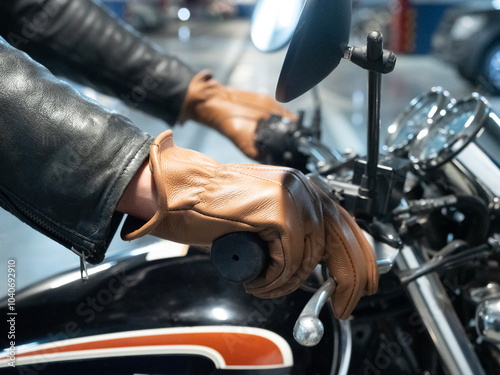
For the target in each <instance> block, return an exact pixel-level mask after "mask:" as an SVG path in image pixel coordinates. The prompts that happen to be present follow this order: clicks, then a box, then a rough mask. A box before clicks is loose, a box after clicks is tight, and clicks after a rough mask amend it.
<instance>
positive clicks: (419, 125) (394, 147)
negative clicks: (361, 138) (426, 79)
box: [383, 86, 455, 156]
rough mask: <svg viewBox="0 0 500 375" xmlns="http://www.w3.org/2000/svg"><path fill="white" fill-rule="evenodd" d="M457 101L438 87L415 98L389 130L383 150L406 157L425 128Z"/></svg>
mask: <svg viewBox="0 0 500 375" xmlns="http://www.w3.org/2000/svg"><path fill="white" fill-rule="evenodd" d="M454 102H455V100H454V99H453V98H452V97H451V96H450V93H449V92H448V91H447V90H445V89H444V88H442V87H440V86H437V87H433V88H431V89H430V90H429V91H427V92H425V93H423V94H421V95H420V96H417V97H416V98H414V99H413V100H412V101H411V102H410V103H409V104H408V106H407V107H406V108H405V110H404V111H403V112H402V113H401V114H400V115H399V116H398V117H397V118H396V119H395V120H394V122H393V123H392V124H391V125H389V127H388V128H387V133H388V134H387V137H386V139H385V145H384V146H383V149H384V150H386V151H388V152H391V153H394V154H397V155H399V156H405V155H406V154H407V152H408V148H409V145H410V144H411V143H412V142H413V140H414V139H415V137H416V135H417V134H418V133H419V132H420V131H421V130H422V129H424V128H428V127H430V126H431V125H432V124H433V123H434V122H435V121H436V120H437V119H438V118H439V117H440V116H441V115H442V110H444V109H445V108H446V107H447V106H448V105H449V104H450V103H454Z"/></svg>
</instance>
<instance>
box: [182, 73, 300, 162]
mask: <svg viewBox="0 0 500 375" xmlns="http://www.w3.org/2000/svg"><path fill="white" fill-rule="evenodd" d="M271 114H279V115H281V116H283V117H287V118H289V119H291V120H296V119H297V117H296V116H295V115H294V114H292V113H291V112H289V111H288V110H286V109H285V108H284V107H283V106H281V105H280V104H279V103H278V102H276V101H275V100H274V99H272V98H271V97H269V96H267V95H262V94H257V93H254V92H250V91H239V90H234V89H232V88H229V87H227V86H223V85H221V84H220V83H219V82H218V81H216V80H215V79H214V78H212V75H211V74H210V73H209V72H208V71H202V72H200V73H198V74H197V75H196V76H195V77H194V78H193V79H192V80H191V83H190V84H189V87H188V91H187V95H186V98H185V100H184V104H183V106H182V109H181V113H180V115H179V120H178V121H179V122H180V123H183V122H185V121H186V120H188V119H191V120H195V121H197V122H199V123H201V124H204V125H207V126H209V127H211V128H213V129H215V130H217V131H219V132H220V133H221V134H223V135H224V136H226V137H227V138H229V139H230V140H231V141H232V142H233V143H234V144H235V145H236V146H237V147H238V148H239V149H240V150H241V151H242V152H243V153H244V154H245V155H247V156H248V157H250V158H252V159H254V160H257V157H258V151H257V149H256V148H255V145H254V140H255V130H256V129H257V123H258V121H259V120H261V119H267V118H269V117H270V116H271Z"/></svg>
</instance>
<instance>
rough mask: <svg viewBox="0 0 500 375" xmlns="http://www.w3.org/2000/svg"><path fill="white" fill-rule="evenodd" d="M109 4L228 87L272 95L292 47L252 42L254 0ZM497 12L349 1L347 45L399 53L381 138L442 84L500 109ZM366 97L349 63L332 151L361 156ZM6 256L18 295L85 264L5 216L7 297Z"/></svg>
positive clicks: (218, 153) (326, 101)
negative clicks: (369, 44)
mask: <svg viewBox="0 0 500 375" xmlns="http://www.w3.org/2000/svg"><path fill="white" fill-rule="evenodd" d="M332 1H333V0H332ZM104 5H105V6H107V7H108V8H109V10H110V11H111V12H113V13H115V14H116V16H117V17H119V18H122V19H123V20H124V21H125V22H127V23H129V24H131V25H132V26H133V27H135V28H137V29H138V30H140V31H141V32H143V33H144V34H145V35H146V37H147V38H149V39H151V40H152V41H153V42H154V43H156V44H157V45H158V46H159V47H161V48H164V49H166V50H167V51H168V52H169V53H171V54H174V55H177V56H179V57H181V59H183V60H184V61H186V62H189V64H191V65H192V66H193V67H194V68H195V69H198V70H201V69H204V68H208V69H211V70H212V71H213V72H214V74H215V76H216V77H217V78H218V79H219V80H220V81H222V82H223V83H224V84H227V85H231V86H234V87H237V88H239V89H243V90H253V91H257V92H262V93H267V94H269V95H271V96H274V92H275V89H276V82H277V79H278V76H279V73H280V69H281V64H282V63H283V59H284V56H285V53H286V50H281V51H278V52H273V53H270V54H264V53H262V52H259V51H258V50H257V49H256V48H255V47H254V46H253V45H252V43H251V40H250V37H249V32H250V24H251V14H252V10H253V8H254V6H255V1H254V0H247V1H244V0H198V1H196V0H127V1H124V0H106V1H104ZM499 6H500V2H498V1H482V0H481V1H480V0H462V1H458V0H448V1H445V0H442V1H429V0H427V1H425V0H413V1H410V0H385V1H384V0H354V1H353V19H352V31H351V41H350V44H351V45H356V44H360V43H364V40H366V34H367V33H368V32H370V31H372V30H374V29H377V30H380V31H381V32H382V33H383V35H384V40H385V47H386V48H389V49H392V50H393V51H394V52H396V54H397V55H398V62H397V64H396V68H395V70H394V72H392V73H390V74H388V75H385V76H383V80H382V96H383V98H382V103H381V125H382V134H381V139H382V140H383V139H384V134H385V133H386V129H387V127H388V126H389V125H390V123H391V122H392V121H393V120H394V119H395V118H396V117H397V115H398V114H399V113H400V112H401V111H403V110H404V108H405V107H406V106H407V104H408V103H409V102H410V101H411V99H412V98H414V97H416V96H417V95H420V94H421V93H423V92H426V91H428V90H429V89H430V88H431V87H433V86H442V87H444V88H445V89H447V90H449V91H450V93H451V95H452V96H453V97H455V98H456V99H460V98H462V97H464V96H468V95H470V93H471V92H473V91H478V92H480V93H481V94H483V95H485V96H486V97H487V98H488V99H489V100H490V102H491V105H492V107H493V109H494V110H495V111H496V112H497V113H500V100H499V99H498V98H497V97H496V96H495V94H497V93H498V90H497V89H496V85H497V84H498V85H500V80H499V79H498V75H499V74H500V52H498V51H500V47H499V46H500V31H499V30H498V28H499V25H500V22H498V21H496V20H498V17H499V16H498V14H499V12H500V11H499V10H498V8H499ZM495 17H496V18H495ZM495 21H496V22H495ZM463 51H465V53H464V52H463ZM464 56H465V57H466V58H467V60H466V61H465V62H463V59H464ZM461 64H465V65H464V66H466V67H467V69H466V68H464V67H463V65H461ZM312 69H313V67H312ZM78 88H79V89H80V90H82V91H83V92H84V93H85V94H86V95H88V96H90V97H93V98H95V99H96V100H98V101H100V102H101V103H102V104H104V105H106V106H108V107H111V108H114V109H116V110H117V111H120V112H122V113H124V114H125V115H127V116H129V117H130V118H131V119H132V120H133V121H134V123H135V124H136V125H137V126H139V127H141V128H142V129H144V131H147V132H149V133H151V134H153V135H157V134H159V133H161V132H162V131H163V130H165V129H166V124H164V123H163V122H162V121H160V120H158V119H155V118H152V117H149V116H147V115H145V114H143V113H140V112H137V111H135V110H133V109H131V108H128V107H127V106H126V105H125V104H124V103H123V102H121V101H120V100H118V99H116V98H111V97H107V96H104V95H102V94H99V93H97V92H95V91H92V90H90V89H88V88H85V87H80V86H79V87H78ZM366 91H367V74H366V72H365V71H362V70H361V69H360V68H358V67H357V66H355V65H353V64H351V63H349V62H348V61H345V60H343V61H341V63H340V65H339V67H338V68H337V69H336V70H335V71H334V72H333V73H332V74H330V76H328V77H327V78H326V79H325V80H324V81H323V82H322V83H321V84H320V85H319V94H320V98H321V102H322V106H323V126H324V131H323V141H324V143H326V144H327V145H328V146H330V147H333V148H336V149H339V150H345V149H347V148H350V149H352V150H354V151H356V152H358V153H361V154H364V153H365V148H366V139H365V134H366V112H367V103H366V102H367V97H366ZM313 105H314V103H313V100H312V96H311V95H310V94H309V93H306V94H304V95H303V96H301V97H299V98H297V99H295V100H294V101H292V102H290V103H287V104H286V106H287V107H288V108H290V109H291V110H293V111H299V110H304V111H305V113H306V121H307V116H309V115H310V114H311V112H312V108H313ZM174 134H175V139H176V143H177V144H179V145H180V146H182V147H187V148H191V149H195V150H198V151H201V152H203V153H206V154H208V155H210V156H212V157H214V158H215V159H217V160H218V161H220V162H222V163H238V162H248V160H247V159H246V158H245V157H244V156H243V155H241V154H240V153H239V152H238V150H237V149H236V148H235V147H234V146H233V145H232V144H231V143H230V142H229V141H227V140H225V139H224V138H222V137H221V136H219V135H218V134H216V133H215V132H213V131H210V130H208V129H207V128H204V127H201V126H199V125H198V124H195V123H186V124H185V125H183V126H179V127H176V128H175V130H174ZM148 241H151V239H147V238H146V239H141V240H137V241H136V242H132V243H126V242H123V241H122V240H121V239H120V238H119V237H118V236H117V238H115V240H114V241H113V243H112V245H111V247H110V249H109V251H108V254H109V255H111V254H114V253H117V252H120V251H123V250H125V249H130V248H134V247H137V246H140V245H143V244H144V243H147V242H148ZM10 258H15V259H16V260H17V287H18V289H19V288H21V287H23V286H26V285H28V284H30V283H33V282H36V281H37V280H40V279H42V278H44V277H46V276H48V275H51V274H54V273H57V272H60V271H62V270H66V269H69V268H76V267H79V258H77V257H76V256H75V255H74V254H73V253H71V252H70V251H68V250H67V249H65V248H63V247H62V246H60V245H58V244H56V243H54V242H53V241H51V240H49V239H47V238H45V237H44V236H42V235H40V234H38V233H37V232H35V231H34V230H32V229H31V228H29V227H28V226H26V225H25V224H23V223H21V222H19V221H18V220H17V219H16V218H14V217H13V216H12V215H10V214H9V213H7V212H5V211H3V210H0V288H2V289H0V295H2V296H3V295H5V294H6V293H7V288H6V287H5V288H4V287H3V286H4V285H5V283H4V282H3V281H1V280H6V277H7V276H6V274H7V260H8V259H10Z"/></svg>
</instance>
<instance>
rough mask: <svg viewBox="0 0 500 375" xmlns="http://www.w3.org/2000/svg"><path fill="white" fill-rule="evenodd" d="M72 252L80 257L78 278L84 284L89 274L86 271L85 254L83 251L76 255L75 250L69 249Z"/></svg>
mask: <svg viewBox="0 0 500 375" xmlns="http://www.w3.org/2000/svg"><path fill="white" fill-rule="evenodd" d="M71 250H73V251H74V252H76V253H77V254H78V255H80V277H81V279H82V281H83V282H84V283H86V282H87V281H88V279H89V272H88V270H87V262H86V260H85V254H84V253H83V251H82V252H81V253H78V252H77V251H76V249H75V248H71Z"/></svg>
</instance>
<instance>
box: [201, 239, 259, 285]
mask: <svg viewBox="0 0 500 375" xmlns="http://www.w3.org/2000/svg"><path fill="white" fill-rule="evenodd" d="M267 254H268V251H267V243H266V242H265V241H264V240H262V239H261V238H260V237H259V236H258V235H257V234H256V233H252V232H234V233H228V234H225V235H223V236H221V237H219V238H217V239H216V240H215V241H214V242H213V244H212V250H211V261H212V264H213V266H214V267H215V270H216V271H217V273H218V274H219V275H220V276H221V277H222V278H224V279H225V280H227V281H230V282H233V283H239V284H241V283H247V282H249V281H252V280H254V279H256V278H257V277H258V276H259V275H260V274H261V273H262V272H263V271H264V269H265V268H266V266H267V262H268V259H267Z"/></svg>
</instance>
